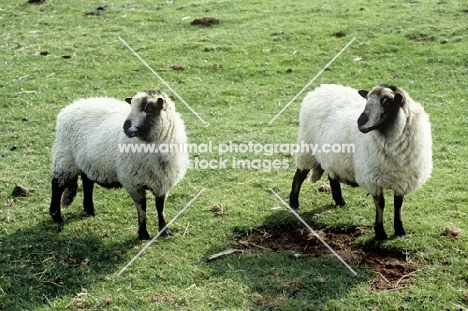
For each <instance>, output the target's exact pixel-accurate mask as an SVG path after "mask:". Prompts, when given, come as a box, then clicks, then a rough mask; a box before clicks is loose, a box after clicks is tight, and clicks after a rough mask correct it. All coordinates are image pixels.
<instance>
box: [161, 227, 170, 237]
mask: <svg viewBox="0 0 468 311" xmlns="http://www.w3.org/2000/svg"><path fill="white" fill-rule="evenodd" d="M170 235H172V232H171V230H169V228H166V230H164V231H163V232H161V236H163V237H164V236H170Z"/></svg>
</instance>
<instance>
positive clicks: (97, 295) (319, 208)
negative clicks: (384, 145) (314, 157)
mask: <svg viewBox="0 0 468 311" xmlns="http://www.w3.org/2000/svg"><path fill="white" fill-rule="evenodd" d="M80 3H81V4H80V5H76V4H75V3H73V2H71V1H46V4H45V5H42V6H30V5H27V4H25V3H20V4H18V3H17V1H10V0H8V1H6V4H3V5H2V7H1V12H2V16H1V19H0V21H1V26H0V27H1V30H2V31H1V35H0V36H1V39H2V40H1V51H2V52H1V54H0V57H1V63H2V79H1V81H0V94H1V98H2V100H1V102H0V114H1V115H2V120H3V122H2V125H3V126H2V127H1V128H0V158H1V162H0V196H1V198H2V200H1V202H0V212H1V213H0V222H1V223H2V225H1V227H0V231H1V236H0V310H1V309H4V310H14V309H36V310H40V309H44V310H46V309H47V310H49V309H50V308H55V309H63V308H64V307H66V306H68V307H69V308H71V309H115V310H120V309H121V310H129V309H142V308H144V309H151V308H153V309H165V310H173V309H174V310H175V309H177V310H180V309H182V310H184V309H185V310H213V309H231V310H239V309H256V308H259V309H262V307H260V306H258V304H257V303H256V302H258V301H259V297H263V298H265V299H267V300H268V299H270V300H271V301H272V305H274V306H275V307H271V308H276V309H278V310H299V309H301V310H306V309H310V310H316V309H317V308H321V309H330V310H334V309H356V310H357V309H359V310H362V309H366V308H367V309H379V310H392V309H399V308H401V307H402V308H404V309H423V308H425V309H428V310H431V309H434V310H440V309H442V308H448V309H452V308H455V307H453V305H451V304H450V303H456V304H461V305H463V304H465V305H466V299H467V298H466V295H467V293H468V289H467V287H466V282H467V280H468V274H467V272H466V264H467V262H466V261H467V260H466V258H467V250H468V245H467V242H466V230H467V229H468V228H467V225H466V216H467V208H466V203H467V199H466V195H465V186H464V176H465V174H466V173H465V172H466V169H467V162H466V154H467V151H468V150H467V143H466V141H465V136H466V125H467V122H468V121H467V117H466V91H467V89H466V85H465V84H466V74H467V66H468V58H467V56H466V49H467V43H466V40H467V39H466V37H467V34H466V32H467V30H466V24H467V21H468V15H467V14H466V10H467V9H468V8H467V7H466V5H465V6H464V5H463V4H462V2H460V1H457V2H447V1H411V2H404V1H394V2H386V3H385V4H381V3H380V2H378V1H360V2H358V1H355V3H353V4H351V3H348V1H328V2H322V3H320V4H319V3H316V4H308V3H307V2H304V1H301V2H300V1H294V2H291V3H287V4H286V3H285V2H284V1H269V2H267V3H265V2H262V1H237V2H232V1H198V2H189V1H177V2H176V3H169V2H160V3H155V2H154V1H112V2H109V3H108V7H107V8H106V10H105V11H104V12H103V13H102V15H101V16H85V15H84V13H86V12H92V11H95V10H96V8H97V7H98V6H101V5H103V4H105V3H103V2H98V1H81V2H80ZM156 7H158V9H156ZM203 16H213V17H216V18H218V19H220V21H221V23H220V25H218V26H214V27H210V28H200V27H193V26H190V21H191V20H193V19H194V18H200V17H203ZM185 17H189V18H187V19H185ZM338 31H343V32H345V33H346V37H344V38H336V37H335V36H334V35H333V34H334V33H335V32H338ZM118 36H121V37H122V38H123V39H125V40H126V41H127V42H128V43H129V44H130V45H131V46H132V47H133V48H135V49H136V50H137V51H138V53H140V55H141V56H142V57H143V58H144V59H145V60H146V61H147V62H148V63H149V64H151V65H152V66H153V67H154V68H155V69H165V68H169V67H170V66H172V65H181V66H183V67H184V68H185V70H184V71H166V70H163V71H159V73H160V74H161V75H162V76H163V77H164V78H165V79H166V81H168V82H169V83H170V84H171V85H172V86H173V87H174V88H175V89H176V90H177V91H178V93H179V94H180V95H182V96H183V97H184V99H185V100H186V101H187V102H189V104H190V105H191V106H192V107H193V108H194V109H195V110H196V111H197V112H199V113H200V115H201V116H202V117H203V118H204V119H205V120H207V121H208V122H209V123H210V124H211V125H210V126H209V127H204V126H203V124H201V123H200V122H199V121H198V120H197V119H196V118H195V117H194V116H193V115H192V114H191V113H190V111H189V110H188V109H187V108H185V107H184V106H183V105H182V103H181V102H180V101H176V103H177V105H178V110H179V111H180V112H181V113H182V115H183V117H184V120H185V122H186V125H187V131H188V135H189V137H190V140H191V141H192V142H194V143H206V142H208V141H212V142H213V144H215V145H216V144H219V143H224V142H228V141H233V142H238V143H240V142H249V141H255V142H260V143H281V142H286V143H292V142H294V141H295V139H296V135H297V125H298V123H297V114H298V109H299V102H300V99H301V98H302V96H301V97H300V98H299V99H298V101H297V102H295V103H294V104H293V105H291V106H290V108H289V109H288V110H286V111H285V113H284V114H283V115H282V116H281V117H280V118H278V119H277V120H276V121H275V122H274V123H273V124H272V125H267V123H268V121H269V120H270V119H271V118H272V117H273V116H274V115H275V114H276V113H277V112H278V111H279V110H280V109H281V108H282V107H283V106H284V105H285V104H286V103H287V102H288V101H289V100H290V99H291V98H292V97H293V96H294V95H295V94H296V93H297V92H298V91H299V90H300V89H301V88H302V87H303V86H304V85H305V84H306V83H307V82H308V81H309V80H310V79H311V77H313V76H314V75H315V74H316V73H317V72H318V71H319V70H320V69H321V68H322V67H323V66H324V65H325V64H326V63H327V62H328V61H329V60H330V59H331V57H333V56H334V55H335V54H336V53H337V52H338V51H339V50H340V49H341V48H342V47H343V46H344V45H345V44H346V43H347V42H348V41H349V40H350V39H351V38H352V37H354V36H356V37H357V40H356V41H355V43H354V44H353V45H352V46H351V47H350V48H349V49H348V50H347V51H346V52H345V53H344V54H343V55H342V56H341V57H340V58H339V59H338V60H337V61H336V62H335V63H334V64H333V65H332V66H331V67H330V69H331V70H330V71H326V72H325V73H324V74H323V75H322V76H321V77H320V78H319V79H318V80H317V81H316V82H315V84H314V85H318V84H320V83H340V84H345V85H351V86H354V87H356V88H371V87H372V86H374V85H375V84H377V83H379V82H387V83H393V84H396V85H398V86H401V87H403V88H405V89H406V90H408V92H409V93H410V94H411V96H412V97H413V98H414V99H416V100H418V101H420V102H421V103H423V105H424V107H425V108H426V111H427V112H428V113H430V115H431V120H432V124H433V139H434V172H433V178H432V179H431V180H430V181H429V182H428V183H427V184H426V185H425V186H424V187H423V188H422V189H421V190H420V191H418V192H416V193H415V194H413V195H411V196H409V197H408V198H407V199H406V200H405V208H404V214H403V217H404V220H405V223H406V228H407V231H408V234H409V239H406V240H401V239H396V240H390V241H388V242H386V243H384V244H383V245H374V244H373V243H372V232H371V231H369V233H368V234H367V235H365V236H364V237H362V238H361V239H360V240H359V241H358V243H360V244H362V245H363V246H366V247H381V248H394V249H401V250H402V251H403V250H408V251H409V254H410V255H409V258H410V259H411V260H413V261H414V262H415V263H416V264H417V265H418V267H419V268H420V269H419V272H418V277H417V279H416V282H415V284H414V285H412V286H410V287H407V288H405V289H404V290H398V291H387V292H374V291H372V290H370V287H369V285H368V282H369V281H370V280H371V279H372V278H373V275H372V273H370V272H367V271H366V270H365V269H363V268H357V267H356V268H357V269H358V272H359V274H358V277H356V278H354V277H352V276H351V275H350V274H349V273H348V271H347V270H345V268H344V267H343V266H341V265H340V264H339V263H338V262H337V261H336V260H335V259H334V258H322V259H308V260H297V259H295V258H293V257H291V256H290V255H289V254H258V255H255V256H248V255H240V256H239V255H234V256H233V255H231V256H229V257H226V258H223V259H221V260H218V261H215V262H207V261H206V258H207V257H208V256H209V255H211V254H212V253H216V252H219V251H222V250H224V249H226V248H228V247H230V246H231V245H232V242H233V238H234V236H235V233H236V232H237V231H238V230H241V231H245V230H251V229H254V228H256V227H259V226H262V225H264V224H265V223H267V224H270V225H272V224H273V225H274V224H280V223H283V222H290V223H297V222H296V221H295V220H294V219H293V217H292V216H291V215H289V214H288V213H286V212H284V211H278V210H277V207H279V206H280V203H279V202H277V201H276V199H275V198H274V197H273V196H272V195H271V194H270V193H269V192H268V188H270V187H271V188H274V189H275V190H276V191H278V192H279V193H280V195H282V196H283V197H286V196H287V194H288V191H289V187H290V182H291V178H292V175H293V171H294V160H293V159H289V165H290V168H289V169H287V170H283V169H280V170H274V171H271V172H262V171H256V170H239V169H232V168H228V169H225V170H191V171H189V172H188V174H187V176H186V178H185V179H184V180H183V181H182V182H181V184H180V185H179V186H178V187H176V188H174V190H173V191H172V192H171V196H170V198H169V200H168V204H167V212H166V214H167V218H168V219H170V218H171V217H172V216H173V215H175V214H176V213H177V211H178V210H179V209H180V208H182V207H183V206H184V205H185V203H186V202H187V201H189V200H190V198H192V197H193V196H194V195H195V194H196V193H197V192H198V191H199V190H200V189H201V188H202V187H206V188H207V189H208V191H207V192H206V193H204V194H203V195H202V197H201V198H200V199H199V200H197V202H195V203H194V204H193V206H192V207H191V208H189V209H188V211H187V212H186V213H185V214H184V215H182V216H181V217H180V218H179V219H178V220H177V222H176V223H175V224H174V225H173V232H174V236H173V237H172V238H170V239H163V240H158V241H157V242H156V243H155V244H154V245H153V246H152V247H151V248H150V249H149V250H148V251H147V252H146V253H145V254H144V255H143V256H142V257H140V258H139V259H138V260H137V261H136V262H135V263H134V264H133V265H132V266H131V267H130V268H129V269H128V270H127V271H126V272H125V273H124V274H123V275H122V276H120V277H115V276H114V275H115V273H117V272H118V271H119V270H120V269H121V268H122V267H123V266H124V265H125V264H126V263H127V262H128V261H129V260H130V259H131V258H132V257H133V256H134V255H135V254H136V253H137V252H138V251H139V250H140V249H141V247H142V246H143V245H144V242H140V241H138V240H137V239H136V234H135V225H136V213H135V211H134V208H133V204H132V202H131V200H130V198H129V197H128V196H127V195H126V193H125V191H123V190H112V191H105V190H102V189H100V188H97V189H96V194H95V205H96V208H97V209H98V211H99V215H98V217H95V218H87V217H84V216H83V213H82V212H81V210H80V202H79V201H80V199H81V196H80V194H79V196H78V198H77V202H75V203H74V204H73V206H72V207H71V208H70V209H68V210H66V211H65V212H64V214H65V217H66V220H65V222H66V224H65V226H64V227H63V229H62V230H61V231H60V232H58V228H57V227H56V226H54V225H53V224H52V223H51V220H50V217H49V216H48V214H47V209H48V204H49V196H50V190H49V182H50V177H51V171H50V151H51V145H52V141H53V137H54V127H55V116H56V115H57V113H58V111H59V110H60V109H61V108H62V107H64V106H65V105H66V104H68V103H70V102H71V101H73V100H74V99H77V98H79V97H92V96H112V97H117V98H124V97H126V96H129V95H133V94H134V93H135V92H136V91H138V90H141V89H150V88H161V89H162V90H164V91H168V90H166V89H165V88H164V87H163V86H162V85H161V84H160V83H159V81H158V80H157V79H156V78H155V77H153V76H152V74H151V73H150V72H149V71H148V70H147V69H146V68H145V67H144V66H143V65H142V64H141V63H140V62H139V61H138V59H136V58H135V57H134V56H133V55H132V54H131V53H130V52H129V51H128V50H127V49H126V48H125V47H124V46H123V45H122V43H121V42H120V41H119V40H118ZM410 38H413V40H410ZM444 39H447V40H448V42H447V43H445V44H442V41H443V40H444ZM415 40H416V41H415ZM417 40H419V41H417ZM44 51H47V52H48V53H49V55H47V56H43V55H40V54H39V53H40V52H44ZM63 55H69V56H72V57H71V58H63V57H62V56H63ZM358 58H360V60H359V61H357V59H358ZM288 69H292V72H290V73H288V72H287V70H288ZM23 118H27V119H28V121H23ZM13 145H16V146H17V149H16V150H14V151H10V148H11V147H12V146H13ZM199 157H200V159H207V160H211V159H214V158H217V154H216V153H212V154H206V153H200V155H199ZM233 157H236V158H241V157H246V158H249V159H255V158H259V157H260V158H262V159H264V158H265V159H270V160H273V159H280V160H283V159H284V158H283V157H282V156H281V155H273V156H271V157H265V156H258V155H254V154H247V155H241V154H235V155H233V154H230V155H226V156H225V158H227V159H228V160H229V161H230V160H232V158H233ZM15 183H21V184H23V185H25V186H26V187H28V188H30V189H31V188H32V189H34V192H33V193H32V194H31V195H30V196H29V197H27V198H20V199H13V198H12V197H11V196H10V193H11V190H12V188H13V186H14V185H15ZM344 192H345V195H346V198H347V202H348V205H347V206H346V207H345V208H342V209H335V208H330V204H331V198H330V197H329V195H327V194H322V193H318V192H317V191H316V187H314V188H312V189H310V188H309V187H304V191H303V192H302V196H301V200H302V206H303V211H302V213H303V215H304V217H306V219H307V220H308V221H310V222H311V223H314V224H316V225H317V226H332V227H339V226H348V225H359V226H371V224H372V221H373V217H374V211H373V207H372V205H373V204H372V202H371V201H372V200H371V199H370V198H368V197H366V196H365V193H364V192H363V191H362V190H359V189H350V188H345V190H344ZM215 204H224V205H226V206H227V208H228V214H227V215H226V216H224V217H214V216H213V214H212V213H211V212H210V211H208V209H209V208H210V207H211V206H213V205H215ZM155 214H156V213H155V212H154V209H150V211H149V230H150V233H155V230H156V215H155ZM391 217H392V213H391V208H389V209H388V210H387V211H386V220H387V222H386V226H387V228H388V229H387V230H388V232H392V228H391V223H392V222H391ZM297 226H299V224H297ZM445 226H455V227H457V228H459V229H461V230H462V234H461V238H460V240H459V241H452V240H450V239H447V238H444V237H441V235H440V233H441V231H442V229H443V228H444V227H445ZM292 281H294V282H298V283H299V284H300V287H299V289H298V290H294V291H291V290H290V289H288V288H287V287H285V285H284V284H286V283H287V282H292ZM272 299H278V300H272Z"/></svg>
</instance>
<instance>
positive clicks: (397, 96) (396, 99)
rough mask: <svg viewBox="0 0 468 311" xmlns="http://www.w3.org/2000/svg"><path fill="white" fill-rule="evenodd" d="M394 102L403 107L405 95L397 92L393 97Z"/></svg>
mask: <svg viewBox="0 0 468 311" xmlns="http://www.w3.org/2000/svg"><path fill="white" fill-rule="evenodd" d="M393 102H394V103H395V104H397V105H398V106H401V107H403V96H402V95H401V94H400V93H396V94H395V96H394V97H393Z"/></svg>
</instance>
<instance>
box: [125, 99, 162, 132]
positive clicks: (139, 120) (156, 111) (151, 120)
mask: <svg viewBox="0 0 468 311" xmlns="http://www.w3.org/2000/svg"><path fill="white" fill-rule="evenodd" d="M158 95H159V92H156V91H147V92H145V93H139V94H137V96H135V97H134V98H133V99H128V98H127V99H126V101H127V102H130V103H131V105H132V111H131V112H130V114H129V116H128V117H127V120H125V122H124V125H123V130H124V133H125V135H127V136H128V137H129V138H132V137H139V138H140V139H142V140H149V136H151V132H152V131H153V130H154V128H155V127H156V126H157V124H158V121H159V117H160V114H161V111H163V110H164V109H165V101H164V99H163V98H161V97H158Z"/></svg>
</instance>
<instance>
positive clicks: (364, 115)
mask: <svg viewBox="0 0 468 311" xmlns="http://www.w3.org/2000/svg"><path fill="white" fill-rule="evenodd" d="M367 121H369V116H368V115H367V113H364V112H363V113H361V115H360V116H359V119H358V120H357V124H358V126H359V127H361V126H363V125H364V124H366V123H367Z"/></svg>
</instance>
